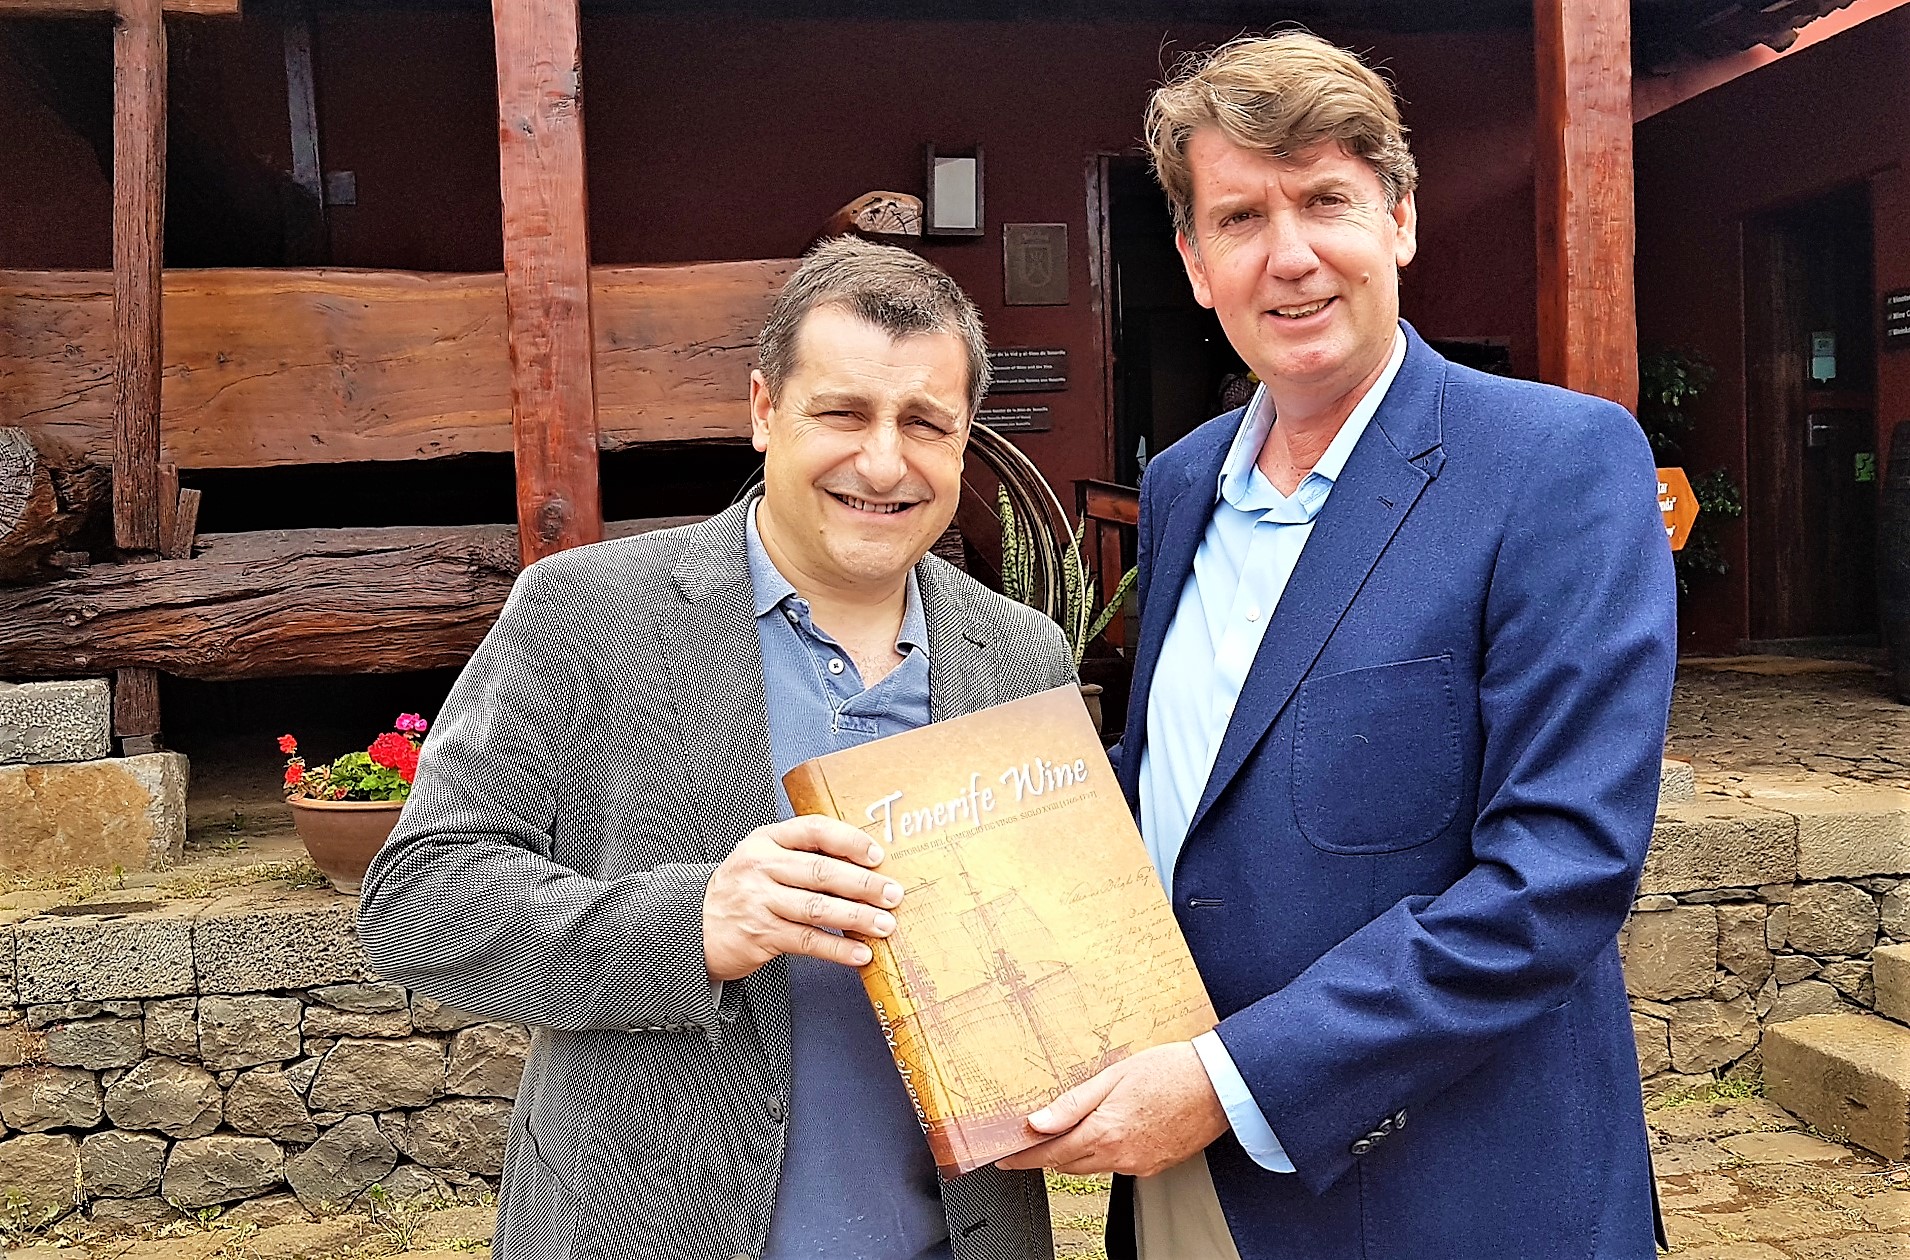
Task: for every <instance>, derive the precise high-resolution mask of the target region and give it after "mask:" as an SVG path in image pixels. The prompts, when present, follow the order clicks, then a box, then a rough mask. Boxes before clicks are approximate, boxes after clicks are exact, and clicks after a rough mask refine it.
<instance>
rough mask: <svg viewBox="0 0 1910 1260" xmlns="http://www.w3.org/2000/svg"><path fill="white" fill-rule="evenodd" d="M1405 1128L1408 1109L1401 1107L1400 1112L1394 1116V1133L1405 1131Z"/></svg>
mask: <svg viewBox="0 0 1910 1260" xmlns="http://www.w3.org/2000/svg"><path fill="white" fill-rule="evenodd" d="M1405 1127H1406V1109H1405V1108H1404V1107H1401V1108H1400V1109H1399V1111H1398V1112H1397V1113H1395V1114H1394V1116H1393V1130H1394V1132H1398V1131H1399V1130H1400V1129H1403V1128H1405Z"/></svg>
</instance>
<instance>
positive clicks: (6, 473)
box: [0, 429, 112, 582]
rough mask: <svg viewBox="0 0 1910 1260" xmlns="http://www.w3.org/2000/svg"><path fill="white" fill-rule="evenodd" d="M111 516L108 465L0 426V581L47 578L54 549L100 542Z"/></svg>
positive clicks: (21, 431)
mask: <svg viewBox="0 0 1910 1260" xmlns="http://www.w3.org/2000/svg"><path fill="white" fill-rule="evenodd" d="M111 518H112V477H111V475H110V473H109V471H108V470H107V469H106V468H104V467H101V466H100V465H98V464H89V463H86V462H84V461H82V460H79V459H77V458H74V457H72V456H70V455H66V454H64V453H61V452H58V451H53V450H43V449H41V448H40V447H39V446H38V445H36V444H35V443H34V441H33V440H32V439H31V438H29V437H28V436H27V434H26V432H25V430H22V429H0V582H27V581H33V580H35V579H36V578H40V577H43V576H46V574H47V573H48V572H49V571H50V568H51V566H52V562H53V557H54V556H55V555H56V554H57V553H59V552H62V551H68V550H72V549H76V548H83V547H86V546H88V545H90V544H92V543H93V542H95V541H99V542H104V541H105V538H106V535H107V534H108V533H109V532H110V531H109V530H108V528H107V526H108V524H109V523H110V521H111Z"/></svg>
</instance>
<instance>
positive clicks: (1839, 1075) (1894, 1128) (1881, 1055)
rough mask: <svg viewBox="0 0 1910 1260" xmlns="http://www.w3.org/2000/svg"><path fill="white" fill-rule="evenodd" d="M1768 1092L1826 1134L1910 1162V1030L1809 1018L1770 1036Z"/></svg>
mask: <svg viewBox="0 0 1910 1260" xmlns="http://www.w3.org/2000/svg"><path fill="white" fill-rule="evenodd" d="M1763 1050H1764V1092H1765V1094H1766V1096H1768V1097H1769V1098H1770V1099H1771V1101H1773V1102H1775V1103H1777V1104H1778V1105H1779V1106H1780V1107H1783V1108H1784V1109H1785V1110H1786V1111H1788V1112H1790V1113H1791V1114H1792V1115H1794V1116H1796V1117H1798V1118H1799V1119H1800V1120H1803V1121H1805V1122H1806V1123H1808V1124H1812V1125H1815V1126H1816V1127H1817V1128H1818V1129H1819V1130H1820V1131H1822V1132H1824V1133H1827V1134H1831V1135H1834V1136H1836V1137H1839V1138H1843V1139H1845V1140H1847V1141H1850V1142H1853V1143H1855V1144H1856V1145H1858V1146H1862V1147H1864V1148H1866V1149H1868V1150H1871V1151H1875V1152H1876V1153H1877V1154H1879V1155H1881V1156H1883V1157H1884V1158H1885V1159H1904V1158H1906V1157H1910V1028H1905V1027H1904V1026H1903V1025H1901V1024H1896V1023H1892V1022H1891V1021H1890V1020H1887V1019H1883V1018H1881V1017H1879V1016H1876V1015H1868V1014H1857V1015H1807V1016H1805V1017H1803V1018H1802V1019H1793V1020H1789V1021H1786V1022H1785V1023H1782V1024H1773V1025H1771V1026H1770V1027H1768V1028H1766V1029H1765V1031H1764V1046H1763Z"/></svg>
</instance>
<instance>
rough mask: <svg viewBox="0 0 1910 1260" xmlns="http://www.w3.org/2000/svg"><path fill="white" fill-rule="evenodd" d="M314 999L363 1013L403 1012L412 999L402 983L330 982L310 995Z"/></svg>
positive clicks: (339, 1008)
mask: <svg viewBox="0 0 1910 1260" xmlns="http://www.w3.org/2000/svg"><path fill="white" fill-rule="evenodd" d="M306 996H307V997H309V998H311V999H312V1001H314V1002H317V1003H319V1004H321V1005H323V1006H329V1007H331V1008H332V1009H333V1010H335V1011H353V1012H355V1013H357V1014H360V1015H381V1014H385V1013H387V1012H390V1011H402V1010H404V1009H405V1008H406V1006H407V1005H408V1004H409V1003H410V1001H411V995H410V994H409V993H407V992H405V987H404V986H403V985H401V984H385V983H382V982H378V983H371V984H328V985H326V986H324V987H323V988H318V989H313V990H312V991H311V992H310V993H308V994H306Z"/></svg>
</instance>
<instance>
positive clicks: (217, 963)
mask: <svg viewBox="0 0 1910 1260" xmlns="http://www.w3.org/2000/svg"><path fill="white" fill-rule="evenodd" d="M357 909H358V901H357V899H356V898H353V897H343V896H340V895H339V894H337V893H334V892H330V891H317V890H310V891H303V892H296V893H287V894H282V895H279V896H277V897H273V898H269V899H262V898H261V897H260V896H259V895H258V894H256V893H255V894H252V895H250V896H234V897H226V898H223V899H221V900H220V901H217V902H215V903H213V905H211V906H210V907H208V908H207V909H206V910H205V911H203V912H202V913H201V914H200V915H199V917H198V919H197V920H196V921H195V922H194V924H193V948H194V955H195V957H196V958H197V960H198V964H199V990H200V992H202V993H263V992H267V991H269V990H273V989H306V988H311V987H313V986H316V985H327V984H333V983H338V982H343V981H357V980H362V979H364V976H365V957H364V954H363V953H361V952H360V951H359V948H358V938H357V934H356V929H355V925H354V917H355V915H356V914H357Z"/></svg>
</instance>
